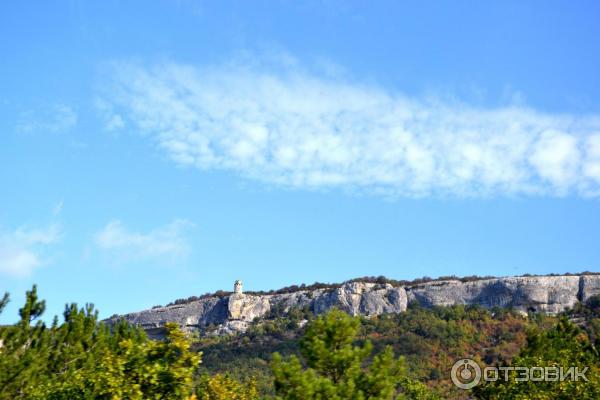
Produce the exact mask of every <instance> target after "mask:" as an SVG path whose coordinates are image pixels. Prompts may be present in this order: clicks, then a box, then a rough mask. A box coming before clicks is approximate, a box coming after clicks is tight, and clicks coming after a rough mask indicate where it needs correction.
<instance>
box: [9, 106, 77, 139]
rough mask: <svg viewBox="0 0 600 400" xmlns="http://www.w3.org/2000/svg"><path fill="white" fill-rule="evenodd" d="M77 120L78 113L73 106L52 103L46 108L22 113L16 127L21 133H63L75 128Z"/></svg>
mask: <svg viewBox="0 0 600 400" xmlns="http://www.w3.org/2000/svg"><path fill="white" fill-rule="evenodd" d="M77 121H78V116H77V113H76V112H75V110H73V109H72V108H71V107H69V106H68V105H65V104H52V105H50V106H49V107H47V108H45V109H41V110H37V111H33V110H29V111H25V112H22V113H20V114H19V117H18V122H17V126H16V129H17V131H18V132H21V133H33V132H42V133H44V132H45V133H62V132H67V131H69V130H71V129H72V128H74V127H75V126H76V125H77Z"/></svg>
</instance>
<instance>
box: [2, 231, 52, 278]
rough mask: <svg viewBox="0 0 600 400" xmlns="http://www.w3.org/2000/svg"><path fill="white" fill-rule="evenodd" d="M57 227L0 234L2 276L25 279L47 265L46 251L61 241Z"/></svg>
mask: <svg viewBox="0 0 600 400" xmlns="http://www.w3.org/2000/svg"><path fill="white" fill-rule="evenodd" d="M60 236H61V232H60V229H59V227H58V226H57V225H50V226H49V227H47V228H27V227H20V228H18V229H16V230H15V231H13V232H5V233H0V274H2V275H7V276H12V277H18V278H23V277H27V276H30V275H31V274H32V273H33V271H34V270H35V269H37V268H38V267H40V266H42V265H43V264H44V263H45V260H44V257H43V253H44V249H45V248H46V247H48V246H49V245H51V244H54V243H56V242H58V241H59V240H60Z"/></svg>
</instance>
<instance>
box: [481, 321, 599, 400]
mask: <svg viewBox="0 0 600 400" xmlns="http://www.w3.org/2000/svg"><path fill="white" fill-rule="evenodd" d="M510 365H512V366H515V367H516V366H519V367H542V368H543V367H558V368H561V367H562V368H564V369H565V370H567V369H568V368H569V367H578V368H579V370H580V371H581V370H583V369H584V368H586V367H587V368H588V370H587V373H586V377H587V381H586V380H584V379H579V380H577V381H575V380H571V379H568V380H564V381H562V382H561V381H541V382H540V381H531V380H529V381H525V382H517V381H516V380H515V378H516V376H515V373H513V372H511V374H510V376H509V379H508V380H506V381H505V380H504V379H499V380H498V381H496V382H493V383H488V384H486V385H484V386H480V387H477V388H476V389H475V394H476V395H477V397H478V398H480V399H490V400H491V399H502V400H504V399H508V400H511V399H523V400H525V399H532V400H550V399H558V400H570V399H583V400H585V399H589V400H592V399H599V398H600V358H599V356H598V351H597V349H596V348H595V347H594V346H593V345H592V343H591V342H590V340H589V337H588V336H587V335H586V334H585V333H584V332H583V331H582V330H581V329H580V328H579V327H577V326H575V325H574V324H572V323H571V322H569V321H568V320H567V319H566V318H563V319H561V320H560V321H559V323H558V324H557V325H556V326H555V327H554V328H552V329H550V330H548V331H546V332H543V333H539V332H535V333H531V334H530V335H529V337H528V339H527V344H526V346H525V347H524V348H523V349H522V350H521V352H520V353H519V355H518V356H517V357H515V358H514V359H513V360H512V362H511V364H510Z"/></svg>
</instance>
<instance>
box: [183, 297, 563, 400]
mask: <svg viewBox="0 0 600 400" xmlns="http://www.w3.org/2000/svg"><path fill="white" fill-rule="evenodd" d="M312 319H314V316H313V315H312V313H310V312H309V311H308V310H293V311H292V312H290V313H289V314H288V315H283V314H281V315H277V314H276V313H273V314H272V315H271V317H270V318H269V319H267V320H265V321H264V322H262V323H261V324H258V325H256V326H253V327H252V328H251V329H250V330H249V331H248V332H246V333H245V334H242V335H238V336H225V337H208V338H198V339H197V340H196V341H195V343H194V348H195V349H197V350H199V351H202V353H203V359H204V363H203V364H202V366H201V370H203V371H205V372H207V373H217V372H220V373H228V374H231V375H233V376H236V377H238V378H240V379H247V377H250V376H253V377H255V378H256V379H257V382H258V386H259V390H260V391H261V393H264V394H272V393H273V391H274V388H273V384H272V378H271V372H270V367H269V362H270V360H271V357H272V353H273V352H274V351H277V352H280V353H282V354H295V353H297V352H298V343H299V340H300V338H301V337H302V335H303V332H304V328H303V323H305V321H307V320H308V321H310V320H312ZM360 322H361V324H360V331H359V335H358V341H359V342H361V341H363V342H364V341H365V340H370V341H371V342H372V343H373V346H374V348H375V353H377V352H379V351H381V350H382V349H383V348H384V347H385V346H391V347H392V348H393V350H394V352H395V353H396V354H397V355H402V356H404V357H405V358H406V361H407V366H408V372H409V375H410V376H411V377H412V378H415V379H418V380H420V381H423V382H426V383H427V384H428V385H430V386H431V387H433V388H435V389H436V390H437V391H439V392H440V393H442V394H445V395H447V396H450V395H452V396H458V395H460V392H459V391H458V390H457V389H456V388H454V387H453V386H452V383H451V382H450V381H449V379H448V377H449V376H450V369H451V367H452V364H453V363H454V362H455V361H456V360H457V359H460V358H463V357H465V356H473V357H475V358H479V359H480V360H481V362H482V363H483V364H486V365H493V364H496V363H501V362H508V361H510V359H511V358H512V357H514V356H515V355H516V354H517V353H518V351H519V349H520V348H521V347H522V346H523V345H524V344H525V342H526V338H527V333H528V332H529V331H531V330H533V329H537V330H541V331H543V330H547V329H548V328H550V327H551V326H553V325H554V324H555V323H556V318H554V317H548V316H543V315H541V314H532V315H531V317H530V318H527V317H524V316H522V315H520V314H518V313H516V312H513V311H511V310H506V309H495V310H486V309H483V308H479V307H465V306H453V307H437V308H433V309H425V308H421V307H418V306H411V307H409V308H408V310H407V311H406V312H405V313H400V314H389V315H381V316H378V317H373V318H366V317H362V318H360Z"/></svg>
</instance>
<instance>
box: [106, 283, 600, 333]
mask: <svg viewBox="0 0 600 400" xmlns="http://www.w3.org/2000/svg"><path fill="white" fill-rule="evenodd" d="M236 285H237V283H236ZM239 285H240V286H239V290H236V292H234V293H232V294H231V295H229V296H226V297H208V298H204V299H200V300H196V301H191V302H189V303H187V304H179V305H172V306H167V307H157V308H153V309H151V310H145V311H141V312H136V313H131V314H126V315H124V316H123V317H122V318H125V319H126V320H127V321H129V322H131V323H134V324H137V325H140V326H141V327H143V328H144V329H146V331H148V333H149V334H150V335H151V336H155V335H157V336H160V334H161V331H162V327H163V326H164V325H165V323H167V322H176V323H178V324H179V325H180V326H181V327H182V328H184V329H185V330H187V331H199V332H200V333H201V334H205V333H207V332H211V333H213V334H231V333H235V332H243V331H245V330H246V329H247V328H248V326H249V325H250V324H251V323H253V322H254V321H256V320H260V319H261V318H264V317H266V316H267V315H268V314H269V313H270V312H271V311H272V310H277V311H278V312H283V313H286V312H288V311H289V310H290V309H291V308H293V307H297V308H305V307H308V308H309V309H310V310H311V311H312V312H314V313H315V314H321V313H324V312H326V311H328V310H330V309H331V308H333V307H336V308H338V309H341V310H343V311H346V312H347V313H349V314H351V315H365V316H373V315H379V314H384V313H400V312H403V311H405V310H406V308H407V305H408V304H409V303H419V304H421V305H422V306H424V307H432V306H451V305H457V304H464V305H471V304H478V305H481V306H483V307H486V308H493V307H513V308H514V309H516V310H517V311H521V312H523V313H526V312H529V311H534V312H543V313H548V314H555V313H558V312H561V311H564V310H565V309H567V308H571V307H573V306H574V305H575V304H576V303H577V302H578V301H586V300H587V299H589V298H590V297H591V296H593V295H596V294H600V275H567V276H527V277H526V276H520V277H506V278H493V279H481V280H475V281H469V282H462V281H460V280H447V281H433V282H428V283H424V284H418V285H410V286H405V287H393V286H392V285H391V284H376V283H367V282H347V283H344V284H342V285H341V286H340V287H338V288H334V289H316V290H311V291H309V290H298V291H295V292H292V293H285V294H274V295H252V294H243V293H242V292H241V282H240V284H239ZM115 320H116V318H111V319H109V320H108V322H109V323H111V322H114V321H115ZM208 328H211V329H208Z"/></svg>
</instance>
